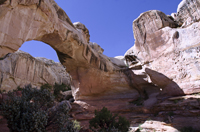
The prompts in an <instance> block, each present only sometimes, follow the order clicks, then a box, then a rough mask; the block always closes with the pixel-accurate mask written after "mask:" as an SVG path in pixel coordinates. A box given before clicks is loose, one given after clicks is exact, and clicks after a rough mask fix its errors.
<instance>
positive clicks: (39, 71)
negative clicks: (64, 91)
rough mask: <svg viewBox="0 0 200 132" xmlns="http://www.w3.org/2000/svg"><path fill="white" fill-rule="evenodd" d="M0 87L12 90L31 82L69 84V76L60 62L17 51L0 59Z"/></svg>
mask: <svg viewBox="0 0 200 132" xmlns="http://www.w3.org/2000/svg"><path fill="white" fill-rule="evenodd" d="M0 80H1V82H0V89H1V90H6V91H9V90H11V91H12V90H13V89H17V87H18V86H19V87H24V86H25V85H28V84H31V85H32V86H33V87H40V86H41V85H43V84H46V83H48V84H51V85H54V84H55V83H57V84H62V83H64V84H66V85H71V77H70V75H69V74H68V73H67V72H66V69H65V68H64V67H63V66H62V65H61V64H60V63H55V62H53V61H52V60H48V59H45V58H34V57H32V56H31V55H30V54H28V53H25V52H22V51H17V52H15V53H11V54H8V55H7V56H6V57H5V58H4V59H2V60H0Z"/></svg>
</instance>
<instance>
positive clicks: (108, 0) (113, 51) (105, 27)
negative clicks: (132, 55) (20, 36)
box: [20, 0, 181, 62]
mask: <svg viewBox="0 0 200 132" xmlns="http://www.w3.org/2000/svg"><path fill="white" fill-rule="evenodd" d="M55 1H56V3H57V4H58V5H59V6H60V7H61V8H62V9H63V10H64V11H65V12H66V13H67V15H68V16H69V18H70V19H71V21H72V22H73V23H74V22H78V21H79V22H81V23H83V24H84V25H85V26H86V27H87V28H88V29H89V32H90V41H91V42H96V43H97V44H99V45H100V46H101V47H102V48H103V49H104V54H105V55H107V56H109V57H114V56H118V55H124V53H125V52H126V51H127V50H128V49H129V48H130V47H132V46H133V45H134V41H135V40H134V37H133V31H132V22H133V20H135V19H136V18H137V17H138V16H139V15H140V14H141V13H143V12H145V11H148V10H160V11H162V12H164V13H165V14H167V15H170V14H171V13H174V12H176V10H177V7H178V4H179V3H180V2H181V0H55ZM20 50H23V51H25V52H28V53H29V54H31V55H32V56H34V57H45V58H48V59H52V60H54V61H56V62H58V61H59V60H58V57H57V55H56V52H55V51H54V50H53V49H52V48H51V47H50V46H48V45H46V44H44V43H42V42H37V41H29V42H25V43H24V44H23V45H22V47H21V48H20Z"/></svg>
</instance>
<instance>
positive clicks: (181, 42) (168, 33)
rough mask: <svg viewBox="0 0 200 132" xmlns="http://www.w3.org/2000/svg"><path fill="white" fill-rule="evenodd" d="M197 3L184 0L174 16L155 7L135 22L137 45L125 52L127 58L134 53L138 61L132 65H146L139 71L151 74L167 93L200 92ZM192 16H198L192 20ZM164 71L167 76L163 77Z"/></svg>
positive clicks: (156, 83)
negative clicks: (167, 14)
mask: <svg viewBox="0 0 200 132" xmlns="http://www.w3.org/2000/svg"><path fill="white" fill-rule="evenodd" d="M198 3H199V1H198V0H194V1H190V0H189V1H187V0H183V1H182V2H181V3H180V4H179V6H178V12H177V13H174V14H173V16H176V17H175V18H174V19H173V18H172V17H169V16H166V15H165V14H163V13H161V12H160V11H155V10H153V11H148V12H145V13H143V14H142V15H140V16H139V17H138V18H137V19H136V20H135V21H134V22H133V31H134V37H135V45H134V46H133V47H132V48H131V49H129V50H128V51H127V53H126V54H125V56H127V57H126V58H127V59H128V57H129V56H135V58H136V60H137V62H138V63H137V64H132V66H133V65H138V64H140V65H141V66H142V67H143V70H141V71H140V72H144V73H145V74H147V75H149V77H150V79H148V80H150V81H149V82H151V83H153V84H155V85H156V86H159V87H160V88H163V90H164V91H165V92H166V94H169V95H183V94H191V93H196V92H200V89H199V87H200V81H199V72H200V71H199V70H198V69H199V66H198V65H199V63H200V61H199V48H200V45H199V43H200V39H199V34H200V31H199V24H200V23H199V22H198V21H199V18H198V17H200V16H199V15H198V12H199V9H200V6H199V4H198ZM186 9H187V10H186ZM155 18H156V19H155ZM193 18H196V20H195V21H190V20H191V19H193ZM189 21H190V22H189ZM181 25H182V26H181ZM129 58H130V57H129ZM129 60H130V59H129ZM131 62H132V61H130V62H129V63H131ZM148 68H149V69H151V70H149V69H148ZM152 70H154V71H156V72H157V74H156V72H150V71H152ZM138 74H139V73H138ZM161 74H162V75H163V77H164V78H165V79H164V78H163V77H162V79H161ZM159 78H160V79H159ZM170 80H171V81H170ZM172 82H175V83H173V84H172ZM175 85H176V86H175ZM173 87H176V88H173ZM177 89H179V90H177ZM167 91H168V92H167Z"/></svg>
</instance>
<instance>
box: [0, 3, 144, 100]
mask: <svg viewBox="0 0 200 132" xmlns="http://www.w3.org/2000/svg"><path fill="white" fill-rule="evenodd" d="M0 12H1V14H0V25H1V26H0V57H4V56H5V55H6V54H7V53H12V52H15V51H17V50H18V49H19V47H20V46H21V45H22V44H23V43H24V42H26V41H29V40H37V41H42V42H44V43H46V44H48V45H50V46H51V47H52V48H53V49H54V50H55V51H56V52H57V55H58V57H59V60H60V62H61V63H62V64H63V65H64V66H66V67H67V70H68V72H69V73H70V75H71V76H72V78H73V82H72V84H73V86H74V88H73V95H74V97H75V99H76V100H78V99H83V98H85V97H86V96H89V95H94V94H102V93H104V92H105V91H112V92H113V91H114V93H119V92H122V91H123V93H126V92H127V93H130V90H131V91H132V92H133V94H134V95H132V96H135V94H136V93H137V92H136V91H135V90H134V89H133V87H134V84H132V80H130V79H129V78H128V76H127V70H126V74H124V72H123V69H126V68H125V67H120V66H118V65H116V64H115V63H114V62H113V61H111V60H110V59H109V58H108V57H106V56H105V55H103V54H102V52H103V49H102V48H101V47H100V46H98V45H97V44H95V43H91V42H89V40H90V35H89V31H88V29H87V28H86V27H85V26H84V25H83V24H81V23H79V22H77V23H74V24H72V22H71V20H70V19H69V18H68V16H67V14H66V13H65V12H64V11H63V10H62V9H61V8H60V7H59V6H58V5H57V4H56V3H55V2H54V1H53V0H31V1H26V0H12V1H9V0H6V1H4V2H2V3H1V5H0ZM128 72H129V70H128ZM130 72H131V70H130ZM137 90H138V91H139V92H140V93H142V90H141V89H140V88H138V89H137Z"/></svg>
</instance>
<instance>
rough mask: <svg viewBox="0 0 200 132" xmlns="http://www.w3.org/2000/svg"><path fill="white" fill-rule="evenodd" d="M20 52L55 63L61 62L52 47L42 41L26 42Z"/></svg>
mask: <svg viewBox="0 0 200 132" xmlns="http://www.w3.org/2000/svg"><path fill="white" fill-rule="evenodd" d="M19 50H22V51H24V52H27V53H29V54H30V55H31V56H33V57H44V58H46V59H50V60H53V61H54V62H60V61H59V59H58V56H57V53H56V51H55V50H54V49H53V48H52V47H51V46H50V45H48V44H46V43H44V42H42V41H36V40H31V41H26V42H24V43H23V45H22V46H21V47H20V48H19Z"/></svg>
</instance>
